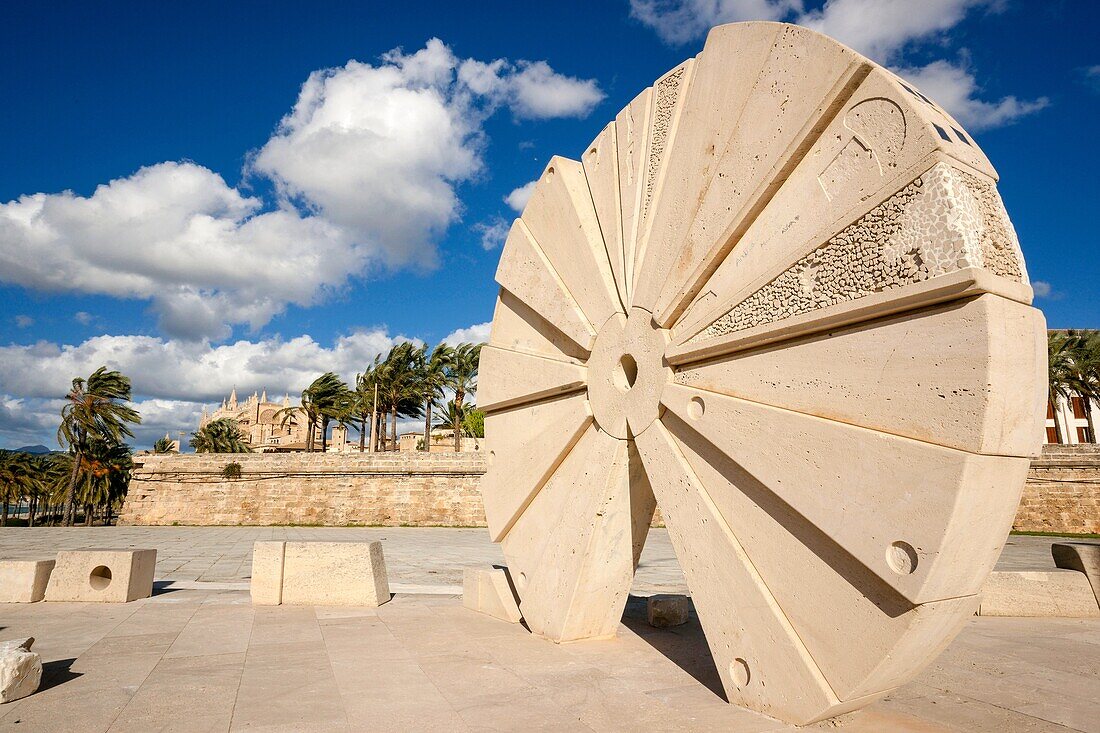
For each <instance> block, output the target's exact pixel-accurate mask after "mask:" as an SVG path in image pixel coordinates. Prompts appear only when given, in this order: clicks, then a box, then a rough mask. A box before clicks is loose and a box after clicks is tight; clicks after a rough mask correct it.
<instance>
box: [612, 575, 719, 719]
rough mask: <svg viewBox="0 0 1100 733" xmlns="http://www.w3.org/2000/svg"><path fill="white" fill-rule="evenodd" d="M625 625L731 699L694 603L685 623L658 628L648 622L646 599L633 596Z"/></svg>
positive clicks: (627, 608)
mask: <svg viewBox="0 0 1100 733" xmlns="http://www.w3.org/2000/svg"><path fill="white" fill-rule="evenodd" d="M623 624H624V625H625V626H626V627H627V628H628V629H630V630H631V631H633V632H634V633H635V634H637V635H638V636H639V637H641V638H642V640H643V641H645V642H646V643H647V644H649V645H650V646H651V647H653V648H654V649H656V650H657V651H659V652H660V653H661V654H663V655H664V656H665V657H667V658H668V659H669V661H671V662H672V663H673V664H675V665H676V666H677V667H679V668H680V669H682V670H684V671H685V672H687V673H688V674H690V675H691V676H692V677H694V678H695V679H696V680H698V681H699V683H700V684H702V685H703V686H704V687H706V688H707V689H709V690H710V691H711V692H713V693H714V694H715V695H717V696H718V697H720V698H721V699H722V700H725V701H726V702H729V701H728V700H727V699H726V692H725V690H723V689H722V679H721V678H720V677H719V676H718V669H717V667H715V666H714V657H713V656H711V653H710V648H709V647H708V646H707V637H706V636H705V635H704V634H703V627H702V626H700V625H699V616H698V614H696V613H695V605H694V604H692V606H691V615H690V617H689V618H688V622H687V623H686V624H684V625H683V626H675V627H673V628H669V629H655V628H653V627H652V626H650V625H649V622H648V621H646V599H645V598H642V597H640V596H633V595H632V596H630V597H629V598H627V601H626V611H625V612H624V613H623Z"/></svg>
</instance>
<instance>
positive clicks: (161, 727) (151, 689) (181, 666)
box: [109, 652, 244, 733]
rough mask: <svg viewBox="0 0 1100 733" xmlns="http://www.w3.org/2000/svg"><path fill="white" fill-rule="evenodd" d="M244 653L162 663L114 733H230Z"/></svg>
mask: <svg viewBox="0 0 1100 733" xmlns="http://www.w3.org/2000/svg"><path fill="white" fill-rule="evenodd" d="M243 667H244V653H243V652H242V653H238V654H219V655H211V656H202V657H178V658H172V659H169V658H166V659H161V660H160V662H159V663H158V664H157V666H156V667H154V668H153V671H152V672H150V673H149V676H148V677H147V678H146V680H145V683H144V684H143V685H142V686H141V688H140V689H139V690H138V692H137V694H135V695H134V696H133V697H132V698H131V699H130V702H129V703H128V704H127V705H126V707H125V708H123V709H122V712H121V713H120V714H119V716H118V717H117V718H116V719H115V721H114V723H113V724H112V725H111V727H110V729H109V730H110V732H111V733H147V732H148V731H153V730H156V731H180V733H184V732H187V733H191V732H192V731H194V732H195V733H206V732H207V731H209V732H211V733H212V732H213V731H228V730H229V724H230V721H231V720H232V718H233V705H234V703H235V701H236V698H237V688H238V687H239V685H240V681H241V671H242V669H243Z"/></svg>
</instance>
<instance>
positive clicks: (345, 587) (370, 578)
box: [250, 541, 390, 607]
mask: <svg viewBox="0 0 1100 733" xmlns="http://www.w3.org/2000/svg"><path fill="white" fill-rule="evenodd" d="M250 585H251V593H252V603H253V604H255V605H258V606H277V605H280V604H281V605H290V606H370V607H375V606H380V605H382V604H383V603H385V602H386V601H388V600H389V599H390V585H389V580H388V577H387V575H386V560H385V558H384V557H383V555H382V543H381V542H281V541H264V542H257V543H256V545H255V547H254V549H253V553H252V582H251V584H250Z"/></svg>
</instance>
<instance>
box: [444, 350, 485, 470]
mask: <svg viewBox="0 0 1100 733" xmlns="http://www.w3.org/2000/svg"><path fill="white" fill-rule="evenodd" d="M481 347H482V344H459V345H458V346H456V347H455V348H454V350H453V351H452V352H451V360H450V363H449V364H448V367H447V379H446V386H447V388H448V389H450V390H451V391H452V392H454V395H455V398H454V403H455V408H456V410H457V412H459V413H461V412H462V403H463V401H464V400H465V399H466V395H467V394H473V393H475V392H477V365H478V360H479V359H480V358H481ZM460 450H462V435H461V431H459V430H456V431H455V452H456V453H457V452H459V451H460Z"/></svg>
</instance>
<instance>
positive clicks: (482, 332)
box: [443, 321, 493, 346]
mask: <svg viewBox="0 0 1100 733" xmlns="http://www.w3.org/2000/svg"><path fill="white" fill-rule="evenodd" d="M492 327H493V324H492V322H490V321H486V322H485V323H475V324H474V325H472V326H467V327H466V328H456V329H455V330H454V331H451V332H450V333H449V334H447V335H446V336H445V337H444V338H443V342H444V343H447V344H450V345H451V346H457V345H458V344H462V343H470V344H480V343H482V342H484V341H488V340H489V331H490V329H491V328H492Z"/></svg>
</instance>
